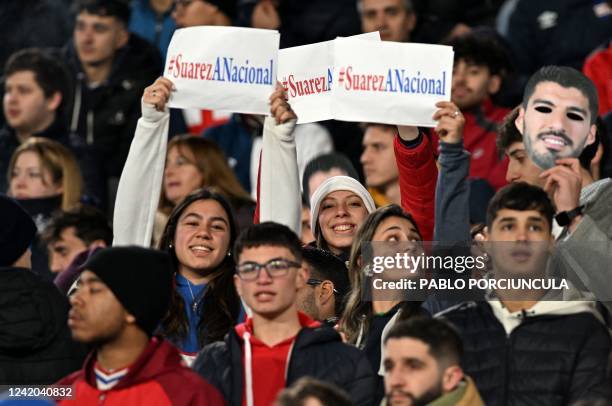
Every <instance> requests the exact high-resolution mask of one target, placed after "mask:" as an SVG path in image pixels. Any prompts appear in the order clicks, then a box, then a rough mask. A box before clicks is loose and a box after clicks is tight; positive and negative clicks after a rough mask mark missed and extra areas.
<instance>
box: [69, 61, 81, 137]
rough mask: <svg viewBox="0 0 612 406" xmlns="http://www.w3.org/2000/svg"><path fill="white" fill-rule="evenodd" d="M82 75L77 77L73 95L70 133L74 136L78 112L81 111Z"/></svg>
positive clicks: (76, 128) (77, 122) (77, 123)
mask: <svg viewBox="0 0 612 406" xmlns="http://www.w3.org/2000/svg"><path fill="white" fill-rule="evenodd" d="M82 93H83V81H82V74H81V73H79V74H78V76H77V88H76V89H75V93H74V105H73V107H72V120H71V121H70V132H71V133H72V134H76V133H77V130H78V127H79V112H80V110H81V98H82V97H83V94H82Z"/></svg>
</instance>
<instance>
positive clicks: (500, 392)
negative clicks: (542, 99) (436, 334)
mask: <svg viewBox="0 0 612 406" xmlns="http://www.w3.org/2000/svg"><path fill="white" fill-rule="evenodd" d="M553 214H554V208H553V205H552V202H551V201H550V199H549V198H548V196H547V195H546V193H545V192H544V191H543V190H542V189H540V188H538V187H536V186H531V185H528V184H526V183H522V182H520V183H515V184H512V185H509V186H506V187H505V188H503V189H501V190H500V191H499V192H497V194H496V196H495V197H494V198H493V200H492V201H491V203H490V204H489V208H488V212H487V228H488V232H487V235H486V239H487V241H488V242H489V243H490V244H489V245H487V247H488V252H489V255H491V257H492V264H493V276H492V277H496V278H500V279H501V278H509V277H511V278H517V277H521V278H537V277H542V275H545V274H546V260H547V258H548V256H549V250H550V244H551V243H552V241H554V237H553V235H552V219H553ZM521 250H522V251H521ZM526 250H528V251H529V259H528V260H525V259H524V257H523V259H521V257H520V254H518V252H527V251H526ZM519 280H520V279H519ZM487 298H488V300H486V301H478V302H466V303H464V304H460V305H458V306H456V307H454V308H451V309H449V310H447V311H444V312H442V313H440V314H439V315H438V316H439V317H444V318H445V319H447V320H448V321H450V322H451V323H453V324H454V325H455V326H456V327H457V328H458V329H459V330H460V333H461V337H462V340H463V343H464V346H465V357H464V359H463V362H462V367H463V370H464V371H465V372H466V373H467V374H468V375H469V376H471V377H472V378H473V379H474V381H475V382H476V386H477V387H478V390H479V391H480V394H481V395H482V397H483V399H484V401H485V403H486V404H487V405H502V404H508V403H516V402H522V401H524V400H525V399H528V400H529V402H535V403H538V404H546V405H565V404H571V403H572V402H574V401H577V400H579V399H583V398H588V397H594V396H597V395H604V396H605V395H606V394H607V389H609V388H607V382H606V371H607V356H608V354H609V353H610V348H611V343H610V336H609V335H608V332H607V329H606V326H605V325H604V323H603V321H601V315H600V314H599V312H598V311H597V309H596V305H595V302H593V301H589V300H585V299H580V300H577V298H580V296H576V291H575V290H573V291H572V290H571V288H570V289H569V290H568V289H564V290H561V291H558V290H557V291H555V290H529V289H527V290H512V289H503V290H502V289H493V290H492V291H491V294H490V296H487ZM572 298H573V299H572ZM563 299H565V300H563ZM536 336H537V337H546V338H545V339H543V340H540V341H538V340H534V339H533V337H536ZM561 349H563V350H561ZM551 351H552V352H554V354H555V356H553V357H551V356H550V354H551ZM506 354H512V356H511V357H508V356H506ZM569 360H571V362H570V361H569ZM502 371H503V372H502Z"/></svg>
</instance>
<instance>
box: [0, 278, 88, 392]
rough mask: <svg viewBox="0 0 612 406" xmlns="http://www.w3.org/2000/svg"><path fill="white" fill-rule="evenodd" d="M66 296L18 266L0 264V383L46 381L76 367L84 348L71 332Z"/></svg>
mask: <svg viewBox="0 0 612 406" xmlns="http://www.w3.org/2000/svg"><path fill="white" fill-rule="evenodd" d="M68 309H69V305H68V300H67V299H66V297H65V296H63V295H62V294H61V293H60V292H59V291H58V290H57V288H56V287H55V286H54V285H53V284H52V283H51V282H45V281H42V280H41V279H40V277H38V276H37V275H36V274H34V273H33V272H31V271H30V270H28V269H23V268H0V385H18V384H21V385H25V384H28V385H49V384H52V383H54V382H57V381H58V380H59V379H60V378H62V377H63V376H66V375H68V374H69V373H71V372H74V371H76V370H78V369H79V368H80V367H81V365H82V362H83V360H84V358H85V354H86V352H85V348H83V347H81V345H79V344H76V343H74V342H73V341H72V339H71V337H70V330H69V328H68V324H67V319H68Z"/></svg>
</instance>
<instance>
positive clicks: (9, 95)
mask: <svg viewBox="0 0 612 406" xmlns="http://www.w3.org/2000/svg"><path fill="white" fill-rule="evenodd" d="M4 77H5V79H4V100H3V105H2V107H3V112H4V117H5V118H6V123H5V125H4V126H3V127H2V129H0V173H2V174H5V173H6V170H7V167H8V164H9V160H10V158H11V156H12V155H13V152H15V149H17V147H18V146H19V145H20V144H22V143H24V142H25V141H27V140H28V139H29V138H30V137H33V136H36V137H46V138H51V139H53V140H56V141H59V142H61V143H62V144H64V145H65V146H70V141H69V137H68V128H67V126H66V122H65V121H66V120H65V111H64V110H65V109H64V105H65V104H66V103H65V102H64V98H65V97H66V96H67V95H68V94H69V90H68V83H69V82H68V72H67V70H66V68H65V67H64V66H63V65H62V63H61V62H60V61H59V60H58V59H56V58H54V57H53V56H52V55H51V54H49V53H47V52H45V51H43V50H41V49H38V48H31V49H24V50H21V51H18V52H16V53H14V54H13V55H11V57H10V58H9V60H8V62H7V63H6V66H5V67H4ZM7 186H8V185H7V184H6V178H4V177H2V178H0V192H5V191H6V190H7Z"/></svg>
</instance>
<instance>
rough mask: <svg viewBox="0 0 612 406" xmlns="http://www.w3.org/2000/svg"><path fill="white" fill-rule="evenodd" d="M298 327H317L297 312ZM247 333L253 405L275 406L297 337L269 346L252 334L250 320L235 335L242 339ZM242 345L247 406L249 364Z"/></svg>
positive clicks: (244, 398) (243, 386)
mask: <svg viewBox="0 0 612 406" xmlns="http://www.w3.org/2000/svg"><path fill="white" fill-rule="evenodd" d="M298 317H299V320H300V325H301V326H302V327H317V326H319V325H320V323H319V322H317V321H314V320H312V319H310V318H309V317H308V316H306V315H305V314H303V313H298ZM245 331H247V332H249V334H250V339H249V342H250V345H251V362H250V368H251V376H252V383H253V389H252V390H253V404H254V405H255V406H270V405H272V404H274V401H275V400H276V397H277V396H278V393H279V392H280V391H282V390H283V389H284V388H285V386H286V384H287V381H286V379H287V369H288V366H289V365H288V363H289V356H290V353H291V348H292V347H293V344H294V343H295V339H296V336H293V337H290V338H287V339H286V340H284V341H281V342H280V343H278V344H276V345H273V346H271V347H269V346H268V345H266V344H265V343H263V342H262V341H261V340H259V339H258V338H257V337H255V336H254V335H253V320H252V319H250V318H249V319H247V321H246V322H245V323H242V324H239V325H238V326H236V332H237V333H238V335H239V336H240V337H244V332H245ZM245 345H246V343H244V345H243V347H242V366H243V371H244V374H243V377H242V388H243V391H242V405H243V406H246V404H247V403H246V402H247V401H246V399H247V393H248V391H249V388H247V382H246V375H247V373H248V368H249V365H248V364H247V362H246V351H245Z"/></svg>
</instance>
